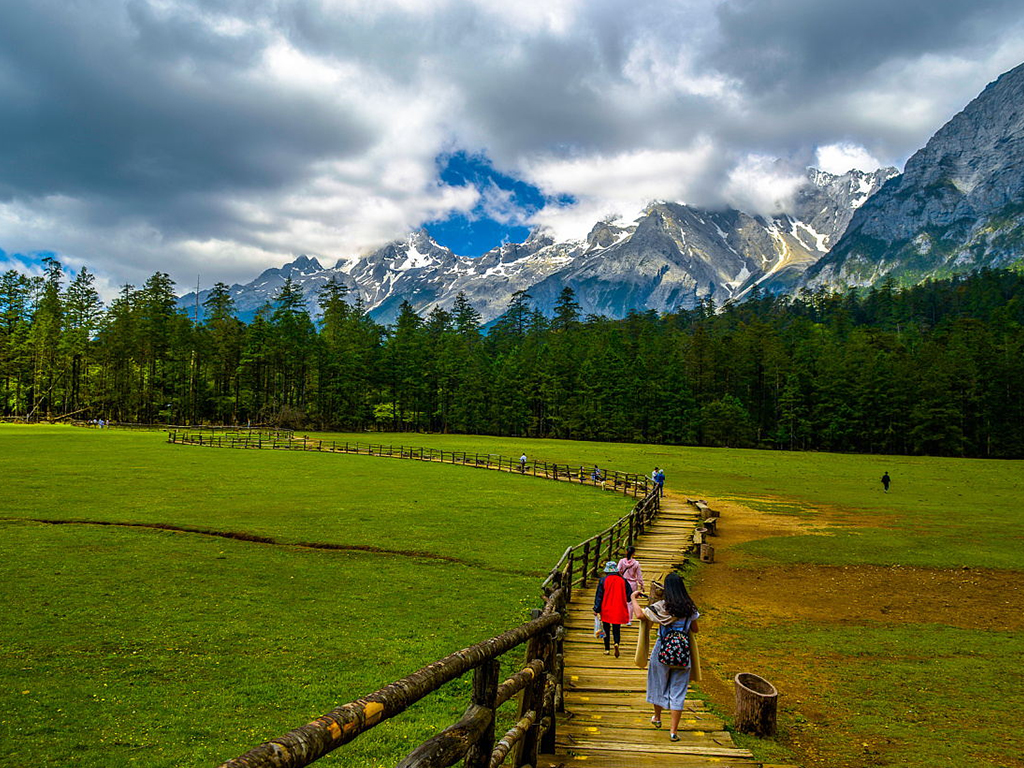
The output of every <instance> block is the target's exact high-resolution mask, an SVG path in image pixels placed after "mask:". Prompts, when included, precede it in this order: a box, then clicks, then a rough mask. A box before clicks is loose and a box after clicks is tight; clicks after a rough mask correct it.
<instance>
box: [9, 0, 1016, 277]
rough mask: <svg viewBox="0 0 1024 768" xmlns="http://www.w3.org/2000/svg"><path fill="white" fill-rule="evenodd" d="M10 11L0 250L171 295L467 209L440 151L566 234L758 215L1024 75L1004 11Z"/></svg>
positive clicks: (490, 7) (303, 0) (297, 0)
mask: <svg viewBox="0 0 1024 768" xmlns="http://www.w3.org/2000/svg"><path fill="white" fill-rule="evenodd" d="M14 6H15V4H13V3H5V4H0V112H2V115H0V248H4V249H6V250H9V251H10V250H14V249H31V248H38V249H41V250H48V249H56V250H59V251H62V252H63V253H73V254H74V255H75V256H77V257H78V258H80V259H81V260H85V261H88V262H90V263H91V264H94V263H97V261H98V260H100V261H101V263H102V265H103V266H105V268H106V269H107V270H108V271H109V272H110V273H111V274H115V273H117V272H118V271H119V270H120V271H125V270H127V269H128V268H129V264H130V267H131V268H132V269H136V270H143V271H144V270H146V269H152V268H153V266H154V265H160V266H161V267H162V268H168V267H167V263H168V262H172V263H176V264H180V265H182V266H181V270H182V272H183V274H191V277H190V278H189V279H190V280H194V274H195V267H196V266H197V265H203V267H204V272H206V271H211V272H215V273H217V274H216V275H215V279H228V280H231V279H242V278H246V277H249V276H251V275H252V274H253V273H254V272H255V271H256V270H257V269H258V268H259V267H263V266H269V265H271V264H273V263H281V262H282V261H284V260H285V259H286V258H288V257H289V256H290V255H292V254H294V253H300V252H306V253H313V254H319V255H326V256H328V258H329V257H330V256H331V255H335V256H336V255H339V254H340V253H352V252H355V251H357V250H359V249H360V248H364V247H368V246H370V245H373V244H379V243H380V242H381V241H383V240H386V239H389V238H391V237H396V236H401V235H402V234H403V233H404V231H405V229H406V228H412V227H415V226H418V225H419V224H420V223H422V222H423V221H429V220H434V219H437V218H443V216H445V215H446V214H447V213H448V212H450V211H462V212H468V211H472V210H474V209H476V208H477V207H479V206H481V205H483V204H484V202H485V201H484V202H482V198H481V195H482V193H483V191H482V190H478V189H473V188H471V186H472V185H465V186H461V187H460V186H459V185H450V184H449V185H445V184H441V183H438V181H437V166H436V159H437V158H438V157H439V156H441V155H444V154H446V153H448V154H450V153H452V152H457V151H460V150H462V151H466V152H468V153H470V154H471V155H477V154H479V155H481V156H485V157H487V158H489V159H490V160H491V161H493V163H494V165H495V168H496V169H497V170H498V171H500V172H502V173H504V174H509V175H516V174H518V175H520V176H522V177H523V178H525V179H526V180H527V181H529V182H531V183H533V184H537V185H539V186H541V187H542V188H543V189H544V191H545V193H546V194H548V195H551V196H552V197H557V196H559V195H561V194H570V195H572V196H574V197H575V198H576V199H577V200H578V201H579V204H580V205H579V209H578V212H579V214H580V215H579V216H578V219H579V224H580V225H581V226H584V227H586V228H589V224H592V223H593V221H592V220H591V221H590V222H587V221H586V218H587V216H590V215H591V214H593V215H599V214H602V213H603V212H604V211H606V210H609V209H610V208H611V207H613V206H614V205H619V204H620V203H623V202H624V201H625V202H641V203H642V202H643V201H644V200H648V199H651V198H655V197H665V196H669V197H674V198H675V199H685V200H687V201H688V202H692V203H696V204H706V205H722V204H739V203H738V202H737V200H736V198H735V194H736V190H742V189H743V188H744V187H745V186H750V187H752V188H753V187H757V188H758V194H757V195H752V196H751V199H754V198H757V199H769V200H770V199H772V191H771V189H770V187H771V181H772V180H771V177H772V174H773V173H775V172H776V170H777V171H778V173H779V176H780V178H781V180H782V184H783V186H785V185H786V184H791V182H792V178H793V175H794V174H799V173H802V171H803V167H804V166H805V165H806V164H807V163H811V162H814V161H815V156H816V153H817V152H818V151H819V150H820V149H821V148H822V147H831V148H832V152H831V156H832V157H838V158H840V160H839V162H843V161H844V158H846V157H866V158H868V161H870V160H871V159H872V157H874V158H877V159H878V160H880V161H882V162H885V163H894V162H897V163H898V162H900V161H902V159H904V158H905V157H906V156H907V155H908V154H909V153H910V152H912V151H913V150H914V149H916V148H918V147H919V146H921V145H922V144H923V143H924V142H925V141H926V140H927V139H928V137H929V136H930V135H931V133H933V132H934V131H935V130H936V129H937V128H938V127H939V126H940V125H941V124H942V122H943V121H944V120H945V119H947V118H948V117H949V116H950V115H951V114H952V112H954V111H955V110H957V109H959V108H961V107H962V106H963V105H964V104H966V102H967V101H968V100H969V99H970V98H972V97H973V96H974V95H976V94H977V93H978V92H979V91H980V90H981V88H982V87H984V85H985V84H986V83H987V82H988V81H989V80H991V79H993V78H994V77H996V76H997V75H998V74H999V73H1000V72H1001V71H1003V70H1005V69H1009V68H1010V67H1012V66H1014V65H1016V64H1018V63H1020V61H1021V59H1024V42H1022V41H1024V35H1022V34H1021V26H1020V22H1021V15H1022V14H1021V12H1020V11H1019V10H1018V2H1012V3H1011V2H1003V1H1002V0H978V1H977V2H961V1H960V0H955V1H951V2H936V1H935V0H931V2H924V0H864V1H863V2H859V3H850V2H847V1H846V0H843V2H839V1H838V0H727V1H726V2H719V1H718V0H673V1H671V2H669V1H666V0H628V1H627V0H521V2H517V3H515V4H513V3H507V2H500V1H499V0H417V1H416V2H413V0H275V1H274V2H270V3H267V2H262V1H257V0H127V2H126V1H125V0H77V2H70V3H69V2H66V1H64V0H61V1H60V2H58V1H57V0H38V1H36V2H25V3H21V4H17V7H14ZM836 147H839V149H836ZM744 174H747V175H748V176H744ZM748 177H749V179H748ZM751 204H752V205H754V204H755V203H751ZM538 220H539V221H543V216H541V217H540V218H539V219H538ZM225 259H226V260H227V261H230V262H231V266H230V268H229V267H221V266H220V264H222V263H226V262H225V261H223V260H225ZM218 269H219V270H221V271H220V272H219V273H218V272H217V270H218Z"/></svg>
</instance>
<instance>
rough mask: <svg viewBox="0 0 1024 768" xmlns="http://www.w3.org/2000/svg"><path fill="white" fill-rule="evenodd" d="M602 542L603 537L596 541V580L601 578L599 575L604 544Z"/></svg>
mask: <svg viewBox="0 0 1024 768" xmlns="http://www.w3.org/2000/svg"><path fill="white" fill-rule="evenodd" d="M602 542H603V537H601V536H598V537H597V538H596V539H594V578H595V579H599V578H601V577H600V576H599V575H598V573H599V570H600V568H601V544H602Z"/></svg>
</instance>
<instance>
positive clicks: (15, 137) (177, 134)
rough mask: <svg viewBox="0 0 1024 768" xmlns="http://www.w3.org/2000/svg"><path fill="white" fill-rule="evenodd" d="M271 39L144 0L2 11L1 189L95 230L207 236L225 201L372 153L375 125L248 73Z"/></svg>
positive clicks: (36, 6) (30, 7) (214, 224)
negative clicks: (67, 203) (69, 210)
mask: <svg viewBox="0 0 1024 768" xmlns="http://www.w3.org/2000/svg"><path fill="white" fill-rule="evenodd" d="M266 42H267V41H266V40H265V39H264V38H263V36H262V35H261V34H259V33H255V32H251V31H247V32H244V33H242V34H238V35H229V34H216V33H214V32H213V31H211V29H210V27H209V26H208V25H203V24H200V23H198V22H196V21H195V20H194V19H189V18H187V17H178V16H175V15H174V14H173V13H172V14H170V15H169V16H167V17H164V18H157V17H156V16H155V15H154V12H153V11H152V10H151V9H150V7H149V6H148V5H147V4H145V3H138V2H133V3H129V4H127V5H122V4H121V3H115V2H111V3H103V4H95V3H94V4H80V3H76V4H65V3H59V4H54V3H50V4H48V3H34V4H32V5H30V6H26V7H25V8H24V9H14V10H7V11H5V12H4V13H3V23H2V24H0V72H2V73H3V74H2V75H0V103H3V104H4V109H3V112H4V115H3V119H2V120H0V195H3V197H6V198H8V199H10V198H13V197H28V198H31V197H44V196H49V195H67V196H73V197H78V198H82V199H87V200H88V201H90V203H91V205H90V216H91V217H95V218H94V219H93V220H94V222H95V223H98V224H106V223H110V221H112V220H116V219H117V218H120V217H125V218H130V217H133V216H142V217H145V218H146V219H148V220H151V221H152V222H153V223H154V224H155V225H156V226H159V227H161V228H163V227H166V228H168V229H169V230H172V231H173V230H180V231H182V232H184V231H192V233H193V234H196V232H194V231H193V229H194V228H195V227H198V229H199V232H198V234H200V235H201V234H202V233H203V232H209V231H213V230H214V229H216V223H217V220H218V219H219V218H220V217H221V216H222V215H223V211H218V210H217V205H216V202H215V201H212V199H213V198H215V196H216V195H217V194H218V193H221V192H225V191H231V192H233V193H244V192H245V191H251V190H266V189H276V188H279V187H280V186H282V185H286V184H289V183H292V182H294V181H295V180H297V179H300V178H301V177H302V175H303V174H304V173H305V172H306V166H307V165H308V164H309V163H310V162H313V161H316V160H318V159H320V158H324V157H331V156H337V155H346V154H354V153H358V152H360V151H362V150H363V149H365V147H366V146H367V143H368V140H369V138H368V136H369V134H368V129H367V128H366V127H365V126H363V125H361V124H360V123H359V121H358V120H357V119H354V118H353V117H352V116H350V115H348V114H346V113H345V112H344V111H343V110H340V109H338V108H337V107H336V105H333V104H330V103H325V102H323V101H322V100H319V99H316V98H313V97H311V96H309V95H308V94H303V93H298V92H290V91H287V90H283V89H279V88H276V87H275V86H274V85H273V84H272V83H268V82H261V81H259V80H257V79H254V78H252V77H249V76H248V72H249V71H250V70H251V68H252V67H254V66H255V65H256V63H257V62H258V59H259V57H260V55H261V53H262V51H263V49H264V47H265V46H266ZM211 201H212V202H211Z"/></svg>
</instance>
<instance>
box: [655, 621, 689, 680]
mask: <svg viewBox="0 0 1024 768" xmlns="http://www.w3.org/2000/svg"><path fill="white" fill-rule="evenodd" d="M658 661H659V662H661V663H662V664H664V665H665V666H666V667H668V668H669V669H683V670H686V669H689V668H690V638H689V636H688V635H687V634H686V630H685V629H666V630H663V631H662V634H661V650H659V651H658Z"/></svg>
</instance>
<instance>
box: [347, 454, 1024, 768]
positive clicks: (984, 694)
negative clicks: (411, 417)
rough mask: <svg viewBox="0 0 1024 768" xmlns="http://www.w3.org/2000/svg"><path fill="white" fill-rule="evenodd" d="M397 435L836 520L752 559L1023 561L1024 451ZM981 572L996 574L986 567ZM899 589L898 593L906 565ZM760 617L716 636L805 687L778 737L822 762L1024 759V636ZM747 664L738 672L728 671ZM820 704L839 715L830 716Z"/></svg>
mask: <svg viewBox="0 0 1024 768" xmlns="http://www.w3.org/2000/svg"><path fill="white" fill-rule="evenodd" d="M354 437H355V436H351V437H350V439H353V438H354ZM366 438H367V436H365V435H364V436H362V439H363V440H366ZM379 439H380V437H379V436H374V440H379ZM386 439H387V436H385V440H386ZM393 439H394V442H395V443H396V444H397V443H400V442H403V441H404V442H405V443H406V444H417V445H418V444H423V445H434V446H440V445H442V444H443V445H444V446H445V447H446V448H454V449H456V450H463V449H473V450H488V451H493V452H496V453H505V454H508V455H518V453H519V451H521V450H526V451H527V452H528V453H529V455H530V456H531V457H533V458H537V459H547V460H558V461H563V460H567V459H572V458H575V457H587V461H588V462H591V463H592V462H594V461H597V462H600V463H601V464H602V465H605V464H607V465H609V466H618V467H626V468H631V469H633V468H637V469H644V468H650V467H653V466H654V465H655V464H657V465H660V466H662V467H664V468H665V469H666V472H667V474H668V482H669V485H670V486H671V487H674V488H676V489H679V490H681V491H682V492H684V493H687V494H692V495H698V496H708V497H713V498H720V499H732V500H735V501H737V502H738V503H741V504H745V505H748V506H752V507H755V508H758V509H761V510H763V511H768V512H772V513H774V514H779V515H790V516H795V517H797V518H798V519H801V520H805V521H807V522H810V523H815V524H818V525H820V524H821V523H823V522H827V523H828V525H829V526H830V527H828V528H826V529H824V530H821V529H820V528H819V529H818V530H817V531H816V532H814V533H808V534H807V535H799V536H792V535H787V536H782V537H773V538H767V539H761V540H759V541H754V542H750V543H748V544H745V545H742V549H743V550H744V551H745V553H746V554H747V555H748V557H747V560H746V563H747V565H748V566H749V567H757V566H759V565H772V564H783V565H786V564H800V563H809V564H823V565H834V566H857V565H869V566H870V565H881V566H892V565H900V566H909V567H916V568H924V569H929V568H932V569H959V568H962V567H963V566H968V567H970V568H971V569H984V568H995V569H1002V570H1005V571H1010V572H1020V571H1024V547H1021V545H1020V544H1021V541H1022V539H1024V505H1022V501H1024V473H1022V471H1021V468H1022V464H1021V463H1020V462H1014V461H989V460H978V459H948V458H929V457H907V456H898V457H894V456H885V457H882V456H861V455H844V454H825V453H783V452H765V451H742V450H719V449H697V448H670V447H665V446H642V445H610V444H598V443H574V442H558V441H549V442H547V441H545V442H541V441H525V440H516V441H512V440H507V439H500V438H466V437H444V436H415V435H405V436H401V435H396V436H393ZM884 471H888V472H889V473H890V475H892V477H893V486H892V490H891V491H890V492H889V493H888V494H884V493H883V492H882V488H881V483H880V482H879V478H880V477H881V475H882V473H883V472H884ZM723 525H728V520H724V521H723ZM823 534H824V535H823ZM826 536H827V538H826ZM979 574H980V575H979V576H978V578H984V572H983V571H981V572H979ZM892 588H893V589H899V578H898V575H895V572H894V578H893V585H892ZM972 599H974V598H973V596H972V595H971V594H970V593H968V594H967V595H966V596H964V597H961V596H954V595H924V596H922V602H923V604H924V606H926V605H927V603H928V601H930V600H940V601H942V600H945V601H949V600H963V612H964V613H965V614H966V615H968V616H969V615H971V612H972V604H971V601H972ZM1020 599H1021V593H1020V591H1015V592H1014V593H1013V594H1007V595H1005V603H1006V610H1007V611H1016V610H1017V605H1018V604H1019V602H1020ZM712 611H713V608H712ZM716 613H717V612H716ZM750 618H751V617H748V616H745V615H742V614H736V615H722V614H719V616H718V619H717V620H718V622H719V625H720V626H719V630H720V637H721V638H722V639H723V640H725V641H727V642H728V643H729V644H730V645H731V646H732V648H731V649H730V650H732V651H734V652H735V654H736V655H737V656H744V655H746V657H747V658H748V659H749V660H750V664H751V667H752V668H754V669H757V670H761V671H762V673H763V674H765V675H766V676H767V677H769V679H772V680H773V681H774V682H776V684H778V685H780V686H781V687H782V688H783V689H784V690H785V687H786V684H787V682H790V683H791V684H793V685H794V686H796V687H798V688H800V689H801V690H803V691H807V692H809V694H808V698H807V699H805V700H804V701H802V702H795V701H793V699H792V698H790V699H788V700H784V701H783V704H782V707H783V710H784V711H783V714H782V716H781V726H782V733H783V735H782V740H783V742H784V743H790V744H794V743H796V741H799V740H803V742H804V744H805V745H806V744H807V739H805V738H803V736H802V734H805V733H807V732H808V731H811V732H813V734H814V738H815V739H817V740H819V741H818V743H819V746H820V745H821V744H824V747H823V749H824V750H825V751H824V752H823V753H822V754H824V757H823V758H822V759H823V760H824V762H823V763H822V762H819V763H815V764H816V765H818V764H820V765H829V766H836V765H844V766H861V765H899V766H901V768H931V766H933V765H937V764H940V763H941V764H945V765H978V766H1010V765H1013V766H1018V765H1024V763H1022V762H1021V761H1020V758H1019V757H1018V756H1019V755H1020V754H1021V753H1024V732H1022V731H1021V729H1020V728H1019V722H1020V716H1021V713H1022V712H1024V687H1022V686H1020V685H1015V684H1013V682H1012V681H1014V680H1019V677H1020V674H1019V670H1020V669H1021V667H1024V637H1022V636H1021V635H1020V633H1019V632H1012V631H1000V630H996V629H990V628H983V627H981V628H977V629H964V628H957V627H950V626H946V625H943V624H939V623H934V622H933V621H932V620H930V619H929V618H927V607H923V609H922V619H921V621H920V622H918V623H913V622H911V623H899V622H878V621H869V620H862V619H858V617H856V616H849V615H846V614H845V613H844V611H843V606H842V601H841V600H839V601H837V605H836V615H835V617H834V619H833V620H829V621H827V622H811V621H802V620H795V621H791V622H782V623H779V624H777V625H775V626H764V625H763V624H762V623H761V622H755V623H754V625H753V626H751V625H750V622H749V619H750ZM736 671H737V670H726V671H725V672H724V674H723V677H730V678H731V676H732V674H734V673H735V672H736ZM804 708H806V709H808V710H809V711H810V713H809V714H808V716H807V717H804V715H803V714H801V710H802V709H804ZM816 708H817V712H815V709H816ZM822 712H827V713H829V714H828V715H827V716H825V719H822V715H821V713H822ZM982 713H984V715H982ZM829 718H834V719H829ZM744 743H745V744H747V743H748V742H746V741H745V742H744ZM751 746H753V747H754V748H755V749H760V747H759V745H758V744H757V743H756V740H755V743H754V744H752V745H751ZM828 750H831V751H830V752H829V751H828ZM761 754H763V756H764V757H765V759H771V758H773V757H775V758H776V759H777V760H778V761H779V762H785V761H788V760H789V759H792V758H791V756H789V755H787V754H786V752H785V750H782V752H781V753H779V752H778V751H777V750H774V754H773V749H772V748H769V749H767V750H764V751H762V752H761ZM779 754H781V756H779V757H776V755H779ZM802 754H804V756H805V757H812V755H813V753H802Z"/></svg>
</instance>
